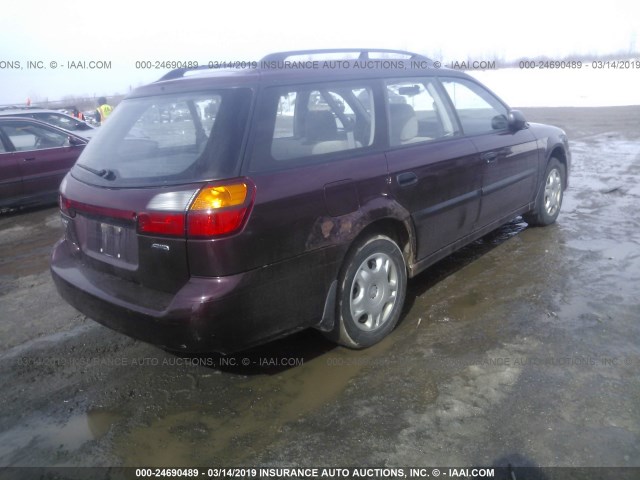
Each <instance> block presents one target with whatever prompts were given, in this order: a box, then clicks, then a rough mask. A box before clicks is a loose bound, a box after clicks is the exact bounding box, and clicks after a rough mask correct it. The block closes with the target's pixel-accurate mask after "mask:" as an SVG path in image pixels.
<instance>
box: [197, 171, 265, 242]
mask: <svg viewBox="0 0 640 480" xmlns="http://www.w3.org/2000/svg"><path fill="white" fill-rule="evenodd" d="M254 194H255V187H254V186H253V184H252V183H251V182H249V181H248V180H244V181H242V182H237V183H229V184H225V185H207V186H205V187H204V188H202V190H200V192H198V195H197V196H196V198H195V199H194V200H193V202H191V206H190V207H189V211H188V214H187V235H188V236H190V237H214V236H219V235H229V234H232V233H234V232H237V231H238V230H240V228H242V226H243V224H244V222H245V220H246V218H247V217H248V216H249V215H248V213H249V212H250V210H251V207H252V206H253V199H254Z"/></svg>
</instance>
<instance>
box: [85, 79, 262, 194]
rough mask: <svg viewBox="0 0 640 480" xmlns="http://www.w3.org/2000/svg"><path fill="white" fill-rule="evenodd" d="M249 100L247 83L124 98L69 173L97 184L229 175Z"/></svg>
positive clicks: (152, 182)
mask: <svg viewBox="0 0 640 480" xmlns="http://www.w3.org/2000/svg"><path fill="white" fill-rule="evenodd" d="M250 102H251V90H250V89H246V88H238V89H225V90H220V91H214V92H198V93H181V94H172V95H159V96H151V97H142V98H132V99H127V100H124V101H123V102H121V103H120V104H119V105H118V108H116V109H115V110H114V111H113V114H112V115H111V116H110V117H109V121H108V122H105V124H104V125H103V126H102V127H100V129H101V131H100V133H99V135H97V136H96V137H95V138H94V139H93V140H91V142H90V143H89V145H88V146H87V148H85V150H84V152H83V153H82V155H81V157H80V158H79V159H78V163H77V165H76V167H74V169H73V170H72V173H73V175H74V176H77V177H78V178H80V179H81V180H82V181H85V182H88V183H93V184H96V185H105V186H106V185H109V186H131V187H144V186H156V185H167V184H179V183H186V182H190V181H202V180H208V179H215V178H222V177H226V176H230V175H233V174H234V173H236V172H237V171H238V170H239V163H240V162H239V156H240V147H241V143H242V139H243V138H244V135H245V130H246V124H247V116H248V112H249V105H250ZM96 172H100V173H102V175H98V174H97V173H96Z"/></svg>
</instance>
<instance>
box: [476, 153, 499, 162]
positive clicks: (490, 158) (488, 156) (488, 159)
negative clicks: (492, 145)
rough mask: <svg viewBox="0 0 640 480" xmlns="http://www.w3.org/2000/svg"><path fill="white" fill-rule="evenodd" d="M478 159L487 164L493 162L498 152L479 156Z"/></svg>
mask: <svg viewBox="0 0 640 480" xmlns="http://www.w3.org/2000/svg"><path fill="white" fill-rule="evenodd" d="M480 158H481V159H482V160H484V161H486V162H487V163H491V162H495V161H496V160H497V158H498V152H487V153H483V154H482V155H480Z"/></svg>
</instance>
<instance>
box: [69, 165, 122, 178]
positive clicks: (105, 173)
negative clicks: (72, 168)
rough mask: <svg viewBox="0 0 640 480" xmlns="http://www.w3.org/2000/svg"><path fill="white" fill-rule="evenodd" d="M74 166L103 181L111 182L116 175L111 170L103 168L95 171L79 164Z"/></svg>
mask: <svg viewBox="0 0 640 480" xmlns="http://www.w3.org/2000/svg"><path fill="white" fill-rule="evenodd" d="M76 165H77V166H78V167H80V168H84V169H85V170H86V171H88V172H91V173H93V174H94V175H97V176H99V177H102V178H104V179H105V180H113V179H114V178H116V175H115V174H114V173H113V172H112V171H111V170H107V169H105V168H103V169H101V170H96V169H95V168H91V167H87V166H86V165H83V164H81V163H76Z"/></svg>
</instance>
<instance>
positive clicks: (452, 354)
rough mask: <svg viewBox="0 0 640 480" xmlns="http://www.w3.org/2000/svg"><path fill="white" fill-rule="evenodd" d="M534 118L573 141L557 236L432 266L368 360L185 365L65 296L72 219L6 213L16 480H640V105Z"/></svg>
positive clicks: (6, 398)
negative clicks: (227, 475)
mask: <svg viewBox="0 0 640 480" xmlns="http://www.w3.org/2000/svg"><path fill="white" fill-rule="evenodd" d="M523 111H524V113H525V115H526V116H527V118H528V119H529V120H530V121H539V122H550V123H554V124H556V125H559V126H561V127H563V128H565V129H566V131H567V133H568V134H569V137H570V138H571V147H572V151H573V171H572V173H571V180H570V182H571V184H570V190H568V191H567V192H566V196H565V201H564V205H563V208H562V212H561V215H560V217H559V220H558V222H557V224H555V225H553V226H551V227H548V228H528V227H527V225H526V224H525V223H524V222H522V221H521V220H520V219H516V220H515V221H514V222H512V223H510V224H509V225H506V226H504V227H503V228H501V229H500V230H498V231H496V232H494V233H493V234H491V235H489V236H487V237H485V238H483V239H481V240H480V241H478V242H475V243H474V244H473V245H470V246H468V247H466V248H465V249H463V250H462V251H460V252H458V253H456V254H455V255H453V256H452V257H450V258H448V259H446V260H444V261H442V262H440V263H439V264H437V265H435V266H433V267H432V268H430V269H428V270H427V271H426V272H424V273H423V274H421V275H420V276H419V277H417V278H415V279H414V280H412V281H411V282H410V285H409V292H408V301H407V308H406V312H405V314H404V316H403V319H402V323H401V324H400V325H399V327H398V328H397V330H396V331H395V332H394V333H393V334H392V335H391V336H390V337H389V338H387V339H386V340H385V341H383V342H382V343H381V344H379V345H377V346H375V347H373V348H370V349H368V350H366V351H351V350H348V349H345V348H340V347H335V346H333V345H332V344H330V343H327V342H326V341H325V340H324V339H323V338H322V336H321V335H319V334H317V333H316V332H313V331H310V332H304V333H302V334H298V335H295V336H293V337H289V338H287V339H285V340H282V341H278V342H275V343H272V344H269V345H266V346H264V347H261V348H260V349H257V350H254V351H252V352H248V353H244V354H239V355H236V356H235V357H231V358H226V359H221V358H219V357H216V356H211V357H206V358H190V359H189V358H187V359H185V358H180V357H176V356H174V355H172V354H170V353H166V352H164V351H162V350H159V349H157V348H154V347H152V346H149V345H146V344H144V343H140V342H137V341H134V340H131V339H129V338H127V337H125V336H123V335H120V334H118V333H115V332H112V331H110V330H108V329H107V328H105V327H102V326H100V325H98V324H97V323H94V322H93V321H92V320H90V319H87V318H85V317H84V316H83V315H81V314H79V313H77V312H76V311H75V310H73V309H72V308H71V307H69V306H67V305H66V304H65V303H64V302H63V301H62V300H61V299H60V298H59V297H58V295H57V293H56V292H55V289H54V287H53V283H52V281H51V278H50V275H49V271H48V254H49V251H50V249H51V246H52V245H53V243H54V242H55V241H56V239H57V238H58V237H59V235H60V232H61V229H60V223H59V218H58V214H57V211H56V208H54V207H51V208H44V209H37V210H29V211H23V212H18V213H11V214H3V215H0V252H1V257H0V318H1V321H0V384H1V389H0V467H7V466H14V467H15V466H34V465H36V466H61V465H62V466H123V465H124V466H202V467H210V466H257V465H260V466H285V465H286V466H318V465H319V466H332V467H335V466H345V467H355V466H435V465H440V466H470V465H506V464H507V463H511V464H513V465H529V466H635V467H640V400H639V399H640V373H639V372H640V295H639V285H640V217H639V215H638V210H639V207H640V107H616V108H575V109H571V108H557V109H523ZM223 360H224V361H225V364H224V365H221V363H222V362H223ZM234 363H235V365H234ZM203 364H204V365H203ZM244 364H247V365H246V366H245V365H244ZM7 472H9V471H8V470H5V471H4V473H7ZM18 472H19V470H18ZM12 473H13V474H14V475H15V474H16V470H13V471H12ZM0 475H2V470H0ZM25 475H26V474H25Z"/></svg>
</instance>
